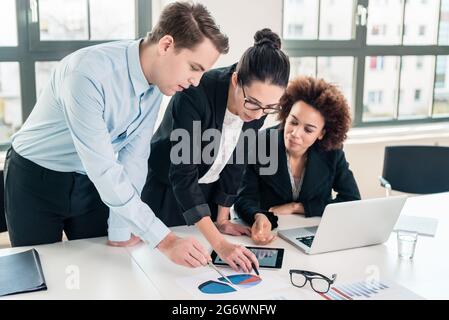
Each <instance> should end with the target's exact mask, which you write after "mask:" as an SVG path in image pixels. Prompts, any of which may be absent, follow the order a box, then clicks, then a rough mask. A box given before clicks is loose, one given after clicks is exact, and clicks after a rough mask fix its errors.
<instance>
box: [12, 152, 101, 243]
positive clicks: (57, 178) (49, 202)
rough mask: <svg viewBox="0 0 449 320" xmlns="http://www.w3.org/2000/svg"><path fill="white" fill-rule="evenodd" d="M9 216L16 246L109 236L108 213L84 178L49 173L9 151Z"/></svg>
mask: <svg viewBox="0 0 449 320" xmlns="http://www.w3.org/2000/svg"><path fill="white" fill-rule="evenodd" d="M4 179H5V211H6V222H7V225H8V231H9V236H10V240H11V244H12V246H13V247H17V246H30V245H38V244H46V243H54V242H59V241H61V240H62V232H63V231H64V232H65V234H66V236H67V238H68V239H69V240H75V239H83V238H94V237H101V236H106V235H107V227H108V224H107V220H108V217H109V208H108V207H107V206H106V205H105V204H104V203H103V202H102V201H101V198H100V195H99V194H98V191H97V189H96V188H95V186H94V185H93V183H92V182H91V181H90V180H89V178H88V177H87V176H86V175H83V174H79V173H75V172H58V171H53V170H49V169H46V168H44V167H41V166H39V165H37V164H36V163H34V162H32V161H30V160H28V159H25V158H23V157H22V156H20V155H19V154H18V153H16V152H15V151H14V149H12V148H11V149H9V150H8V153H7V156H6V161H5V169H4Z"/></svg>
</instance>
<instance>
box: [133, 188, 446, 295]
mask: <svg viewBox="0 0 449 320" xmlns="http://www.w3.org/2000/svg"><path fill="white" fill-rule="evenodd" d="M401 214H406V215H413V216H428V217H434V218H437V219H438V220H439V223H438V229H437V233H436V236H435V237H424V236H420V237H419V239H418V243H417V247H416V252H415V258H414V260H412V261H404V260H401V259H399V258H398V255H397V241H396V233H392V235H391V237H390V239H389V240H388V241H387V242H386V243H385V244H382V245H376V246H370V247H364V248H357V249H350V250H344V251H338V252H331V253H324V254H319V255H307V254H304V253H303V252H302V251H300V250H298V249H296V248H295V247H293V246H292V245H290V244H288V243H287V242H285V241H284V240H282V239H279V238H278V239H276V240H275V241H274V242H273V243H271V244H270V245H269V246H270V247H281V248H285V255H284V264H283V268H282V269H281V270H277V271H271V270H262V271H261V272H263V273H264V274H268V273H276V274H277V275H278V276H280V277H281V278H282V281H285V282H286V283H290V278H289V273H288V270H289V269H304V270H311V271H316V272H320V273H323V274H325V275H329V276H330V275H331V274H333V273H336V274H337V275H338V278H337V279H338V282H339V283H344V282H351V281H355V280H360V279H366V278H367V277H373V276H377V275H378V276H380V277H381V279H389V280H392V281H394V282H396V283H398V284H400V285H402V286H404V287H406V288H408V289H410V290H411V291H413V292H415V293H416V294H418V295H420V296H422V297H424V298H426V299H449V278H448V277H447V272H448V271H449V252H448V250H447V246H448V245H449V193H444V194H435V195H428V196H420V197H413V198H409V199H408V200H407V203H406V205H405V206H404V209H403V211H402V213H401ZM319 220H320V219H319V218H309V219H307V218H304V217H301V216H298V215H295V216H282V217H280V221H279V224H280V227H279V228H283V229H287V228H291V227H296V226H313V225H317V224H318V223H319ZM173 230H174V231H175V232H176V233H177V234H178V235H181V236H195V237H197V238H198V239H199V240H200V241H201V242H202V243H203V245H205V247H206V248H210V246H209V245H208V244H207V242H206V241H205V239H204V238H203V237H202V236H201V235H200V234H199V232H198V231H197V230H196V229H195V228H194V227H176V228H173ZM227 238H228V239H229V240H230V241H232V242H236V243H237V242H240V243H243V244H245V245H251V244H252V243H251V240H250V239H249V238H248V237H230V236H227ZM128 251H129V252H130V254H131V255H132V256H133V258H134V259H135V261H136V262H137V264H139V266H140V267H141V268H142V270H143V271H144V272H145V273H146V274H147V276H148V278H149V279H151V281H152V283H153V284H154V286H155V287H156V288H157V289H158V291H159V292H160V294H161V295H162V297H163V298H164V299H191V298H192V296H191V295H190V294H189V293H188V292H185V291H183V290H182V289H180V288H179V286H178V285H177V284H176V281H175V279H176V278H179V277H185V276H190V275H194V274H197V273H198V274H199V273H201V272H205V270H204V268H199V269H194V270H193V269H188V268H183V267H180V266H176V265H174V264H172V263H169V262H168V261H167V259H166V258H165V257H164V256H162V255H161V254H160V253H159V252H157V251H150V250H148V249H147V248H146V247H145V246H144V245H142V246H139V247H134V248H128ZM263 273H262V275H263ZM287 291H288V292H285V290H284V291H283V292H282V295H288V296H289V297H296V298H298V299H304V298H308V299H309V298H313V297H315V296H316V295H312V294H310V289H307V288H305V289H298V288H295V287H293V286H290V288H289V289H288V290H287ZM271 297H272V296H271V295H270V296H260V297H248V299H253V298H271ZM316 298H318V297H316Z"/></svg>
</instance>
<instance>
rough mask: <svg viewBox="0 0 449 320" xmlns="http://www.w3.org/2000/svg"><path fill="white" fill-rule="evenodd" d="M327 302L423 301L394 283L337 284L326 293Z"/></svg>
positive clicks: (356, 282) (383, 281)
mask: <svg viewBox="0 0 449 320" xmlns="http://www.w3.org/2000/svg"><path fill="white" fill-rule="evenodd" d="M320 295H321V296H322V297H323V298H324V299H326V300H423V299H424V298H422V297H421V296H419V295H417V294H415V293H414V292H412V291H410V290H408V289H406V288H404V287H403V286H401V285H399V284H397V283H395V282H392V281H386V280H381V281H369V282H368V281H363V280H362V281H354V282H347V283H343V284H341V283H337V284H335V285H333V286H332V287H331V289H330V290H329V291H328V292H327V293H325V294H320Z"/></svg>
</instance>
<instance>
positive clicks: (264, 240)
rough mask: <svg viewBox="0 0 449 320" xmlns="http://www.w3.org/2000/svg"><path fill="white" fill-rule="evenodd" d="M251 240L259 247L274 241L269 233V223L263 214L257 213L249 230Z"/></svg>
mask: <svg viewBox="0 0 449 320" xmlns="http://www.w3.org/2000/svg"><path fill="white" fill-rule="evenodd" d="M251 239H252V240H253V241H254V242H255V243H256V244H260V245H265V244H268V243H270V242H271V241H273V240H274V239H276V236H275V235H274V234H272V233H271V222H270V220H268V218H267V216H266V215H264V214H263V213H257V214H256V216H255V221H254V223H253V226H252V228H251Z"/></svg>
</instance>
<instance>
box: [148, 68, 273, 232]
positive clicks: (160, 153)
mask: <svg viewBox="0 0 449 320" xmlns="http://www.w3.org/2000/svg"><path fill="white" fill-rule="evenodd" d="M235 67H236V64H234V65H232V66H229V67H226V68H219V69H214V70H211V71H208V72H206V73H205V74H204V75H203V77H202V79H201V81H200V84H199V85H198V87H191V88H189V89H187V90H185V91H183V92H179V93H177V94H176V95H175V96H174V97H173V98H172V99H171V101H170V103H169V105H168V107H167V110H166V112H165V115H164V118H163V120H162V123H161V125H160V127H159V128H158V130H157V131H156V133H155V134H154V136H153V138H152V140H151V155H150V158H149V160H148V166H149V170H150V171H151V172H152V174H153V175H154V176H155V177H156V178H157V179H158V180H159V182H161V183H163V184H166V185H169V186H171V188H172V190H173V193H174V196H175V198H176V201H177V202H178V205H179V206H180V208H181V210H182V212H183V215H184V217H185V219H186V222H187V223H188V224H194V223H195V222H196V221H199V220H200V219H201V218H202V217H204V216H207V215H211V214H210V208H209V207H208V205H207V203H208V202H209V201H208V199H206V197H205V195H204V194H203V192H202V189H201V188H200V185H199V183H198V180H199V179H200V178H201V177H202V176H203V175H204V174H205V173H206V172H207V171H208V170H209V168H210V167H211V166H212V164H207V163H204V162H203V160H202V159H197V160H199V161H196V162H194V161H193V156H194V153H195V152H194V149H195V148H196V149H197V151H199V152H201V154H202V152H203V149H204V148H205V147H206V146H207V145H209V144H210V141H201V138H200V141H198V140H196V141H193V139H195V138H194V137H193V136H194V132H193V131H194V126H193V122H194V121H200V123H201V135H202V134H203V133H204V131H205V130H207V129H218V130H219V131H220V132H221V130H222V126H223V120H224V117H225V112H226V108H227V100H228V91H229V84H230V80H231V76H232V73H233V72H234V71H235ZM264 120H265V117H263V118H261V119H259V120H254V121H251V122H249V123H244V125H243V128H242V131H246V130H249V129H254V130H259V129H260V128H261V127H262V125H263V122H264ZM175 129H185V130H186V131H187V132H188V133H189V135H190V137H193V138H192V139H191V140H190V160H191V161H190V162H189V163H181V164H174V163H172V162H171V161H170V152H171V148H172V147H173V146H174V145H176V144H177V142H171V141H170V134H171V133H172V131H173V130H175ZM197 139H198V138H197ZM216 143H218V144H219V143H220V141H217V142H216ZM215 156H216V155H215ZM235 157H236V155H235V150H234V154H233V158H234V159H235ZM200 158H201V157H200ZM234 163H235V162H234ZM244 168H245V165H244V164H227V165H226V166H225V168H224V169H223V171H222V172H221V173H220V179H219V180H218V181H217V182H215V183H214V184H216V185H215V186H214V188H213V189H214V191H213V195H212V198H213V201H214V202H215V203H216V204H219V205H222V206H224V207H231V206H232V205H233V203H234V201H235V199H236V196H237V191H238V188H239V185H240V182H241V179H242V176H243V171H244ZM156 214H157V213H156Z"/></svg>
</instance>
